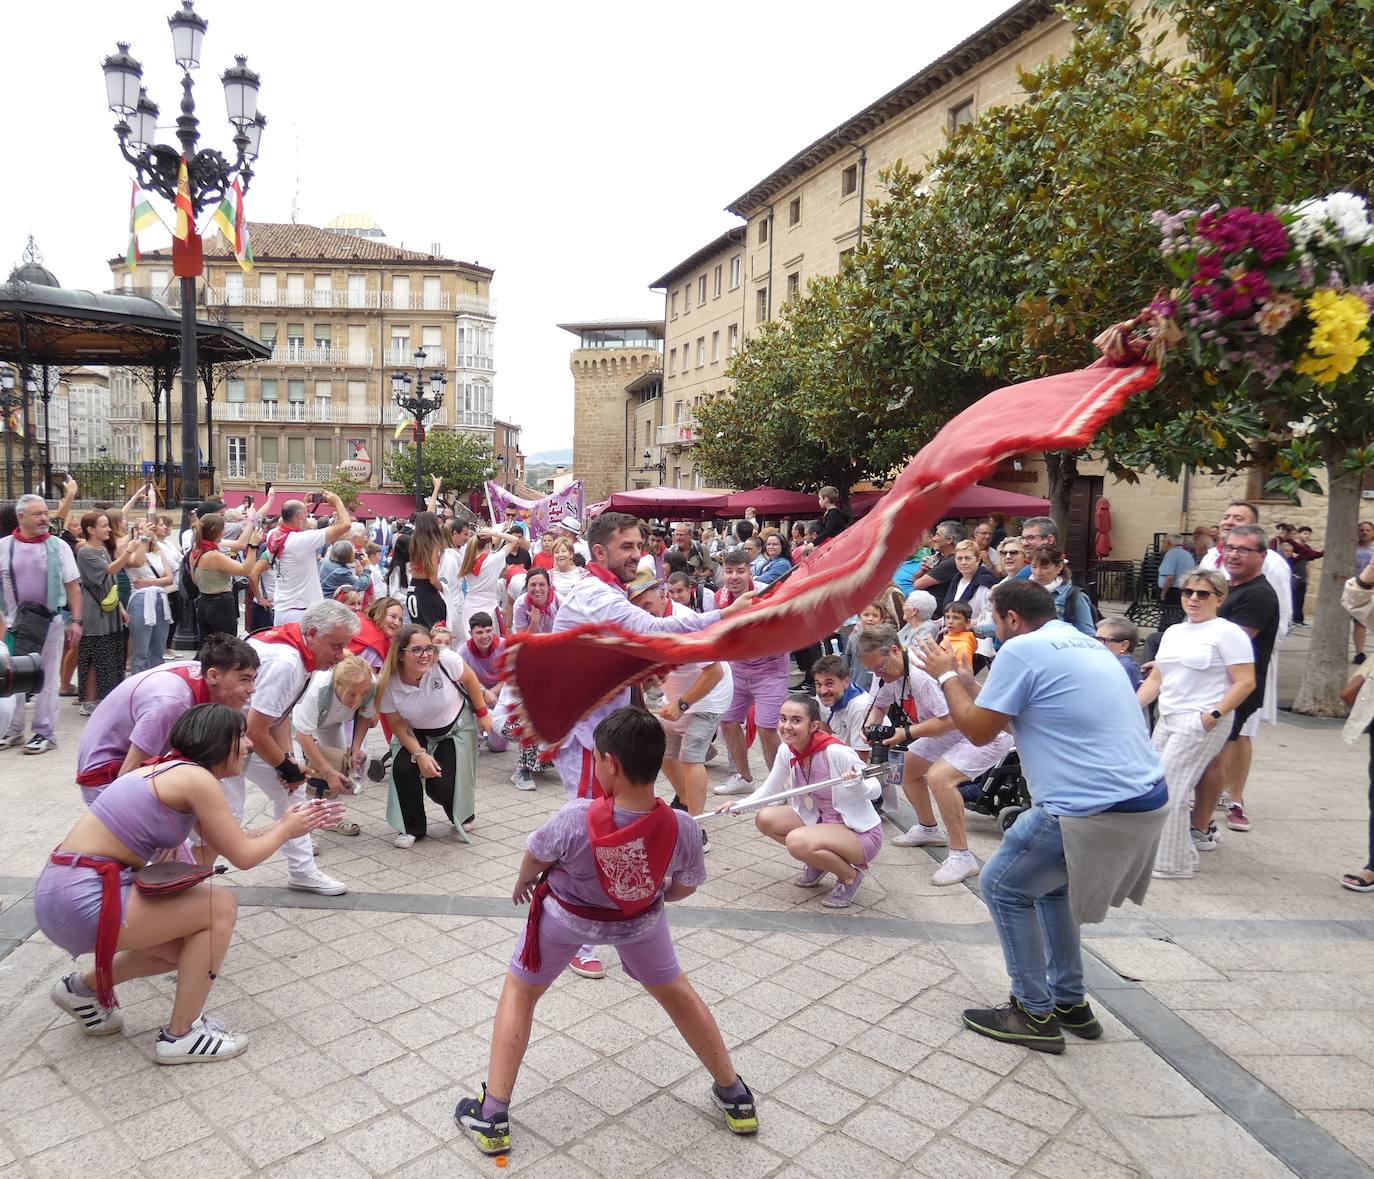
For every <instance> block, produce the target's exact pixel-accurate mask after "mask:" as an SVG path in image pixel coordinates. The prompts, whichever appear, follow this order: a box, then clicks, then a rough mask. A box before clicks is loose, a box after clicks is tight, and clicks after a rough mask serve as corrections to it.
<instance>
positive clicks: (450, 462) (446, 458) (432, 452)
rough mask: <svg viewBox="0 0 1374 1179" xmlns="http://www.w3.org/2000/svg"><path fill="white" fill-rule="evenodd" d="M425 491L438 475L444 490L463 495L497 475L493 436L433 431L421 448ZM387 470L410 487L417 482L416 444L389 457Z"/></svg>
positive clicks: (411, 444) (428, 433)
mask: <svg viewBox="0 0 1374 1179" xmlns="http://www.w3.org/2000/svg"><path fill="white" fill-rule="evenodd" d="M420 462H421V465H422V467H423V472H422V479H423V483H424V492H425V495H426V496H428V495H429V493H430V489H431V488H430V479H431V477H432V476H434V475H438V476H440V477H441V478H442V479H443V481H444V492H445V494H448V495H462V494H465V493H466V492H468V491H471V490H472V489H473V488H474V487H481V486H482V484H483V483H484V482H486V480H488V479H492V478H495V471H496V451H495V450H494V449H493V448H492V443H491V439H490V438H488V437H485V436H484V435H481V434H469V433H466V432H463V431H459V430H430V431H428V432H427V433H426V434H425V440H424V443H423V444H422V446H421V448H420ZM386 469H387V471H388V472H389V473H390V474H391V475H392V476H393V477H394V478H395V479H397V480H398V481H400V482H401V483H402V484H404V485H405V486H406V487H413V486H414V485H415V444H414V443H413V442H412V443H410V444H408V445H406V446H402V447H401V449H400V450H399V451H397V452H396V453H395V454H393V455H388V456H387V464H386Z"/></svg>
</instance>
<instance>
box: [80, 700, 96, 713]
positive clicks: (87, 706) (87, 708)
mask: <svg viewBox="0 0 1374 1179" xmlns="http://www.w3.org/2000/svg"><path fill="white" fill-rule="evenodd" d="M77 712H79V713H80V714H81V715H82V716H90V715H91V714H92V713H93V712H95V701H94V700H83V701H82V702H81V704H80V705H79V706H78V708H77Z"/></svg>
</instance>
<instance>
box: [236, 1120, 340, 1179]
mask: <svg viewBox="0 0 1374 1179" xmlns="http://www.w3.org/2000/svg"><path fill="white" fill-rule="evenodd" d="M225 1137H227V1138H228V1139H229V1140H230V1141H231V1142H232V1143H233V1144H234V1145H235V1146H236V1147H238V1149H239V1150H241V1151H242V1152H243V1153H244V1154H245V1155H247V1156H248V1158H249V1159H250V1160H251V1161H252V1162H253V1163H254V1164H255V1165H256V1166H259V1167H265V1166H267V1165H268V1164H269V1163H275V1162H279V1161H280V1160H282V1159H284V1158H287V1157H288V1156H290V1155H293V1154H295V1153H297V1152H298V1151H301V1150H304V1149H305V1148H306V1147H308V1146H313V1145H314V1144H315V1143H317V1142H320V1141H322V1140H323V1138H324V1134H323V1132H322V1131H321V1130H320V1128H319V1127H318V1126H317V1125H316V1124H315V1123H314V1121H313V1120H311V1119H310V1118H308V1117H307V1116H306V1115H305V1114H304V1113H303V1112H302V1110H301V1108H300V1105H299V1103H296V1104H291V1105H283V1106H279V1107H278V1108H276V1109H272V1110H268V1111H267V1112H265V1113H260V1114H255V1115H254V1116H253V1117H251V1118H245V1119H244V1120H243V1121H241V1122H239V1123H238V1124H237V1125H234V1126H230V1127H229V1128H228V1129H227V1130H226V1131H225ZM307 1173H308V1172H307Z"/></svg>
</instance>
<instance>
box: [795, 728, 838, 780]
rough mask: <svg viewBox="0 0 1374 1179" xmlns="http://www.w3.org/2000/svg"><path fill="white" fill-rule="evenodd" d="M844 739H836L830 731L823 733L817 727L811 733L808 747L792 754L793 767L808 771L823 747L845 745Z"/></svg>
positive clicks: (803, 771) (804, 771)
mask: <svg viewBox="0 0 1374 1179" xmlns="http://www.w3.org/2000/svg"><path fill="white" fill-rule="evenodd" d="M843 744H844V742H843V741H839V740H836V739H835V738H834V737H832V736H831V735H830V734H829V733H823V732H821V730H820V729H817V730H816V731H815V732H814V733H812V734H811V740H809V741H808V742H807V743H806V748H805V749H803V750H802V751H801V752H800V753H793V754H792V768H793V769H794V770H795V769H796V768H797V767H798V766H800V767H801V770H802V773H808V772H809V771H810V769H811V759H812V758H813V757H815V756H816V754H818V753H820V751H821V750H822V749H825V748H826V747H828V746H830V745H843Z"/></svg>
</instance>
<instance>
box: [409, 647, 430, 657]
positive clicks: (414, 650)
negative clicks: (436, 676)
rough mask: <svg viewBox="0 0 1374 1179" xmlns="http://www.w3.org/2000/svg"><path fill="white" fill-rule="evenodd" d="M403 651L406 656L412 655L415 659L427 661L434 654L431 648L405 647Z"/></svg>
mask: <svg viewBox="0 0 1374 1179" xmlns="http://www.w3.org/2000/svg"><path fill="white" fill-rule="evenodd" d="M405 651H406V654H407V655H414V656H415V658H416V659H428V658H429V657H430V656H431V655H433V654H434V648H433V646H429V647H407V648H406V649H405Z"/></svg>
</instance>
